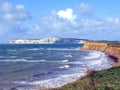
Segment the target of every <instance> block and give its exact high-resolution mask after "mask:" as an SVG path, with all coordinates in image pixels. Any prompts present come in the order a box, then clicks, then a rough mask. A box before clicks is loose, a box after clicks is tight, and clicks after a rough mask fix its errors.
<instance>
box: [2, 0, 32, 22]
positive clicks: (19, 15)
mask: <svg viewBox="0 0 120 90" xmlns="http://www.w3.org/2000/svg"><path fill="white" fill-rule="evenodd" d="M0 12H1V18H2V19H5V20H8V21H9V20H26V19H30V18H31V15H30V14H29V13H28V12H27V11H26V10H25V8H24V6H23V5H20V4H19V5H16V6H14V5H13V4H12V3H10V2H8V1H3V2H1V3H0Z"/></svg>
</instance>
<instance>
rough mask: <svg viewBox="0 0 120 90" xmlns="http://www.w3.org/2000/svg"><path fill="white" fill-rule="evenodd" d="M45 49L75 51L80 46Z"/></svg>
mask: <svg viewBox="0 0 120 90" xmlns="http://www.w3.org/2000/svg"><path fill="white" fill-rule="evenodd" d="M47 50H56V51H57V50H59V51H63V50H65V51H76V50H80V48H47Z"/></svg>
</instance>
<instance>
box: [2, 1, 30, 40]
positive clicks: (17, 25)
mask: <svg viewBox="0 0 120 90" xmlns="http://www.w3.org/2000/svg"><path fill="white" fill-rule="evenodd" d="M30 18H31V14H29V13H28V12H27V11H26V10H25V7H24V5H21V4H18V5H13V4H12V3H11V2H9V1H7V0H2V1H0V38H3V39H2V40H1V42H5V41H6V40H10V39H15V38H20V37H21V38H22V37H24V36H25V35H27V31H28V27H27V26H26V25H27V20H29V19H30ZM6 36H7V37H6Z"/></svg>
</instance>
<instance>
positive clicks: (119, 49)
mask: <svg viewBox="0 0 120 90" xmlns="http://www.w3.org/2000/svg"><path fill="white" fill-rule="evenodd" d="M81 50H96V51H102V52H104V53H106V54H108V55H110V56H112V57H114V58H116V59H117V63H116V65H117V64H119V65H120V45H117V46H116V45H113V44H111V43H108V42H86V43H85V44H84V46H83V47H82V48H81Z"/></svg>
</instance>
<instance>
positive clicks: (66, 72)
mask: <svg viewBox="0 0 120 90" xmlns="http://www.w3.org/2000/svg"><path fill="white" fill-rule="evenodd" d="M81 47H82V44H76V45H57V44H53V45H44V44H43V45H39V44H36V45H34V44H33V45H32V44H30V45H14V44H1V45H0V90H34V89H35V88H37V87H39V88H43V87H46V88H54V87H60V86H62V85H64V84H66V83H69V82H73V81H75V80H76V79H78V78H81V77H83V76H85V75H86V71H87V70H103V69H108V68H110V67H111V64H110V63H111V62H112V61H111V60H110V59H109V58H108V56H107V55H105V54H104V53H102V52H99V51H84V50H80V48H81Z"/></svg>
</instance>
